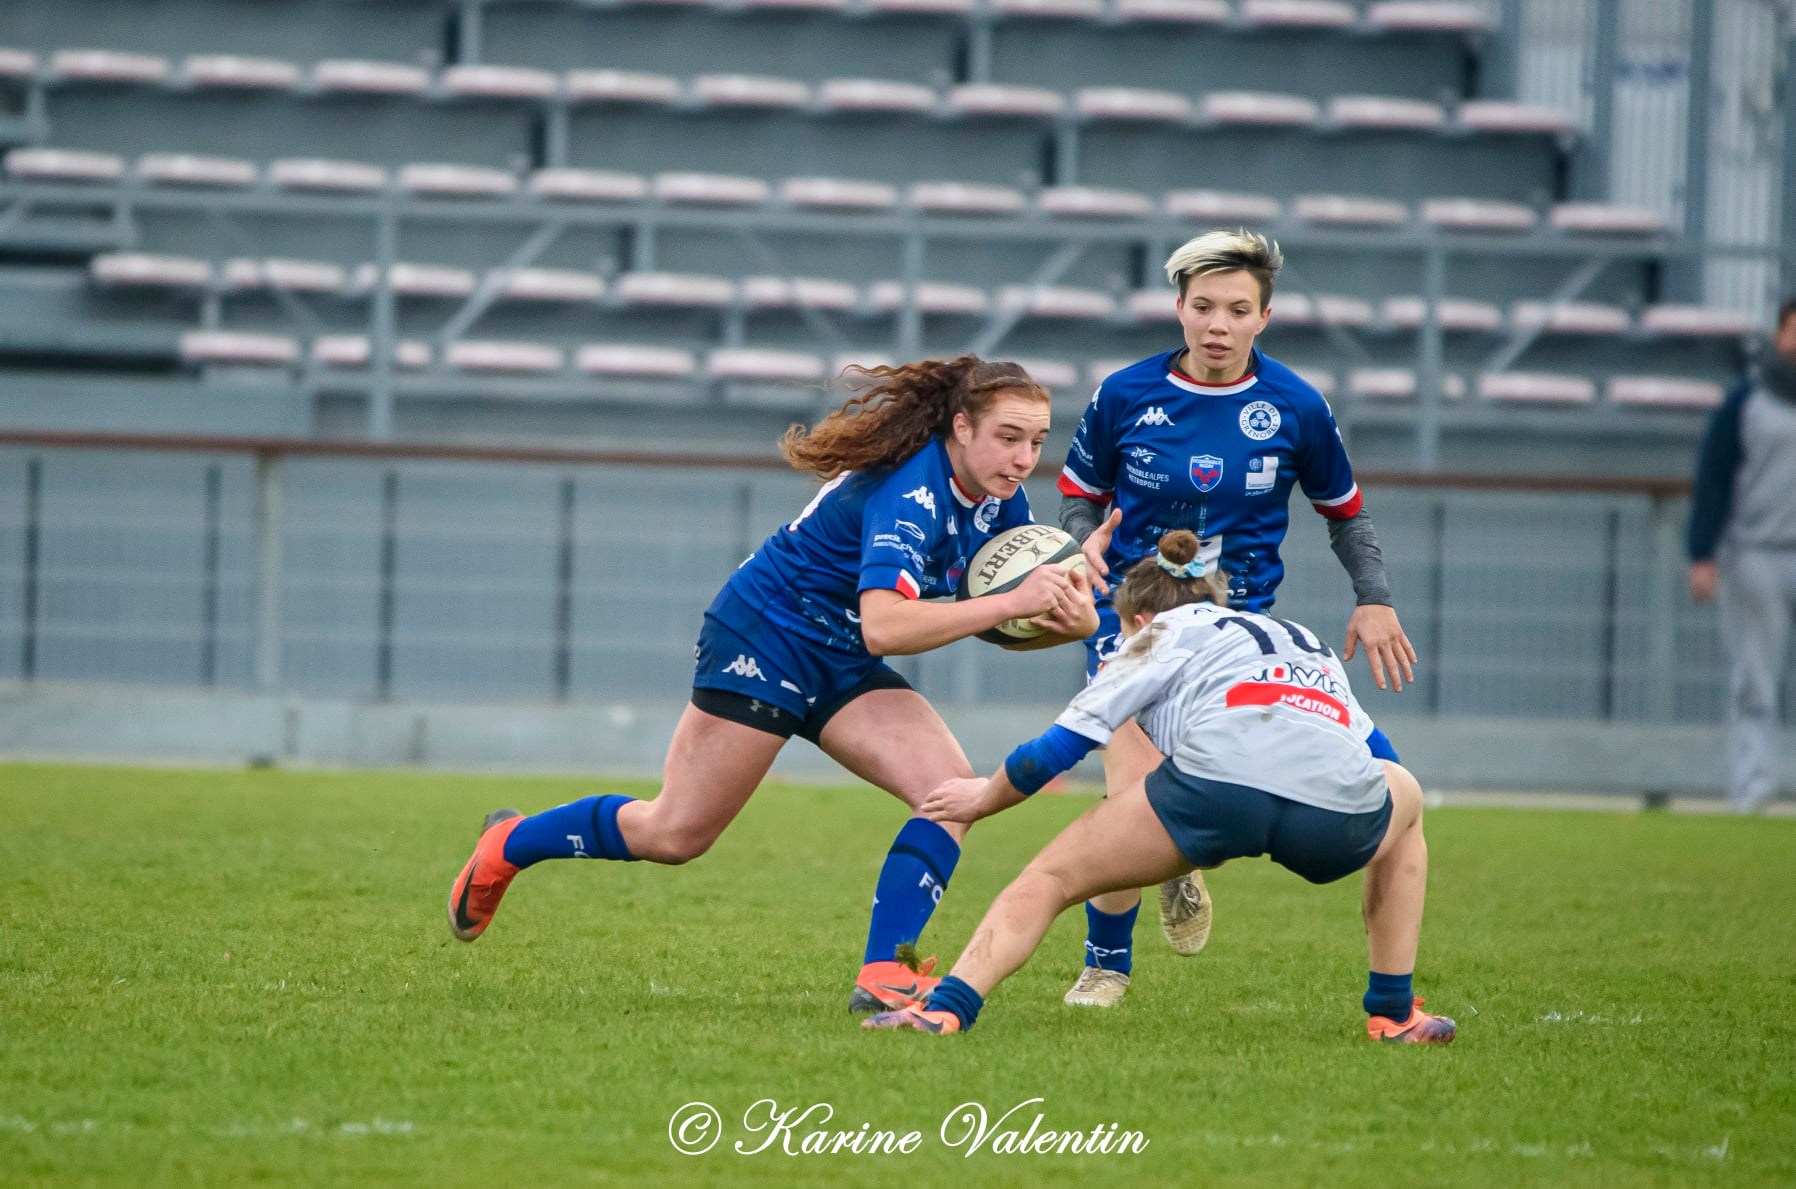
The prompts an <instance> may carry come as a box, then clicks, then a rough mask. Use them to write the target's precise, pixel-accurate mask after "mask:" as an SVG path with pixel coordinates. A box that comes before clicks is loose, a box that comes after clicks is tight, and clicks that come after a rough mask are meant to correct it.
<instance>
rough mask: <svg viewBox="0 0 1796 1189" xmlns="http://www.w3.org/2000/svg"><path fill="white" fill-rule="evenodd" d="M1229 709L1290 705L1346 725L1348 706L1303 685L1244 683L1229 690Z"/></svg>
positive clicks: (1267, 682)
mask: <svg viewBox="0 0 1796 1189" xmlns="http://www.w3.org/2000/svg"><path fill="white" fill-rule="evenodd" d="M1225 700H1226V702H1227V704H1228V705H1230V706H1289V707H1291V708H1292V709H1294V710H1302V711H1304V712H1306V713H1308V714H1316V715H1320V716H1321V717H1323V718H1326V719H1328V720H1329V721H1330V722H1333V723H1338V724H1340V725H1341V726H1343V727H1344V726H1346V725H1347V720H1348V714H1347V705H1346V703H1344V702H1341V701H1339V700H1337V699H1335V698H1331V697H1329V696H1328V695H1327V694H1319V693H1317V692H1316V691H1315V690H1313V689H1305V688H1304V687H1303V686H1301V685H1283V684H1281V683H1279V682H1276V681H1243V682H1242V683H1241V684H1239V685H1234V686H1230V687H1229V692H1228V696H1227V698H1226V699H1225Z"/></svg>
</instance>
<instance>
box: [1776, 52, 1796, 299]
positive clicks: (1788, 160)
mask: <svg viewBox="0 0 1796 1189" xmlns="http://www.w3.org/2000/svg"><path fill="white" fill-rule="evenodd" d="M1783 50H1784V68H1783V84H1784V85H1783V99H1784V113H1783V114H1784V162H1783V164H1784V168H1783V178H1782V181H1783V197H1782V200H1781V201H1782V206H1783V220H1782V234H1781V235H1779V236H1778V243H1779V244H1780V245H1784V247H1783V255H1782V257H1781V259H1780V260H1779V262H1778V263H1779V265H1780V267H1779V269H1778V274H1779V275H1778V293H1780V294H1788V293H1792V292H1796V257H1792V256H1791V254H1790V251H1789V248H1788V246H1787V245H1790V244H1796V34H1792V35H1791V36H1789V37H1788V38H1787V39H1786V40H1785V41H1784V46H1783Z"/></svg>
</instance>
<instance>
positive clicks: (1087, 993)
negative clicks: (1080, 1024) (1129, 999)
mask: <svg viewBox="0 0 1796 1189" xmlns="http://www.w3.org/2000/svg"><path fill="white" fill-rule="evenodd" d="M1128 991H1129V976H1128V975H1126V974H1124V973H1122V972H1121V971H1119V970H1105V969H1103V968H1102V967H1099V966H1087V967H1085V968H1084V969H1083V970H1081V971H1079V981H1078V982H1076V983H1074V984H1073V986H1072V990H1070V991H1068V992H1067V993H1066V998H1065V1000H1064V1002H1065V1003H1066V1005H1067V1006H1068V1007H1115V1006H1116V1005H1117V1004H1119V1003H1121V1002H1122V1001H1123V996H1124V995H1126V994H1128Z"/></svg>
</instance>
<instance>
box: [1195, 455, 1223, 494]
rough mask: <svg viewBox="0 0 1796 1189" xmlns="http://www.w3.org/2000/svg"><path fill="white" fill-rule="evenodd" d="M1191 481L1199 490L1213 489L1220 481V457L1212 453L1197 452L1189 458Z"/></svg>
mask: <svg viewBox="0 0 1796 1189" xmlns="http://www.w3.org/2000/svg"><path fill="white" fill-rule="evenodd" d="M1191 481H1192V482H1193V483H1195V484H1197V489H1198V490H1199V491H1215V490H1216V485H1217V484H1218V483H1221V482H1222V459H1220V458H1218V457H1216V455H1214V454H1199V455H1197V456H1196V457H1194V458H1192V460H1191Z"/></svg>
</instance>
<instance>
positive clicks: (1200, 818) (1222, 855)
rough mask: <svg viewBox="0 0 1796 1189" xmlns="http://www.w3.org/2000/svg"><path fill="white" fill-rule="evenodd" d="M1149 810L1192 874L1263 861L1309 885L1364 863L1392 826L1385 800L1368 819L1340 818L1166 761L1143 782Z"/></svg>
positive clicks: (1358, 816)
mask: <svg viewBox="0 0 1796 1189" xmlns="http://www.w3.org/2000/svg"><path fill="white" fill-rule="evenodd" d="M1147 802H1148V804H1149V805H1151V806H1153V808H1154V813H1155V814H1156V815H1157V816H1158V817H1159V818H1160V824H1161V825H1163V826H1165V827H1166V832H1167V833H1168V834H1170V835H1171V836H1172V841H1173V845H1174V846H1177V847H1178V848H1179V853H1181V854H1183V855H1184V856H1185V857H1186V858H1187V859H1189V860H1191V864H1192V866H1194V867H1214V866H1216V865H1217V864H1218V863H1223V862H1226V861H1228V860H1229V859H1248V858H1253V857H1254V856H1256V855H1267V856H1269V857H1270V858H1271V859H1272V861H1273V862H1274V863H1277V864H1278V865H1279V866H1281V867H1284V868H1285V869H1286V870H1289V871H1294V872H1296V873H1297V874H1298V875H1301V876H1303V878H1305V879H1307V880H1309V881H1310V882H1311V883H1333V882H1334V881H1335V880H1337V879H1340V878H1341V877H1342V876H1346V875H1352V874H1353V873H1354V872H1355V871H1358V870H1359V869H1360V868H1361V867H1364V866H1365V865H1366V864H1367V863H1370V862H1371V861H1372V856H1373V855H1375V854H1377V853H1378V844H1379V843H1381V842H1383V841H1384V834H1385V831H1386V830H1387V829H1388V828H1389V827H1390V824H1391V795H1390V793H1389V792H1387V793H1385V795H1384V804H1383V805H1381V806H1379V807H1378V808H1377V809H1374V810H1372V811H1370V812H1369V813H1340V812H1337V811H1335V810H1332V809H1318V808H1317V807H1316V806H1314V805H1305V804H1304V803H1303V802H1301V801H1293V800H1291V799H1289V798H1288V797H1280V796H1275V795H1274V794H1272V793H1268V792H1266V791H1264V790H1262V789H1256V788H1250V787H1248V786H1247V785H1244V784H1227V783H1225V782H1223V781H1220V780H1205V779H1203V778H1202V777H1198V776H1189V775H1187V774H1186V773H1184V772H1181V771H1179V770H1178V769H1177V768H1175V767H1173V764H1172V761H1171V760H1168V761H1166V762H1165V763H1163V764H1161V765H1160V766H1159V767H1158V768H1156V769H1154V770H1153V771H1152V772H1151V773H1149V774H1148V778H1147Z"/></svg>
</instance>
